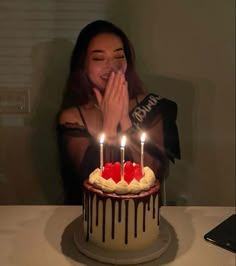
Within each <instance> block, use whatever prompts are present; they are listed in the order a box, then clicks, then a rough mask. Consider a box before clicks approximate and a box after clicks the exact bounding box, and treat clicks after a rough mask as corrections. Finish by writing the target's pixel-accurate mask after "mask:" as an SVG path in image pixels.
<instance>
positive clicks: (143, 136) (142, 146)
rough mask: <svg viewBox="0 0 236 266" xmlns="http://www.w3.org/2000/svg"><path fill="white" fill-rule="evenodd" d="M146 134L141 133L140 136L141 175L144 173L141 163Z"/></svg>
mask: <svg viewBox="0 0 236 266" xmlns="http://www.w3.org/2000/svg"><path fill="white" fill-rule="evenodd" d="M145 137H146V134H145V133H143V134H142V136H141V170H142V175H144V171H143V168H144V164H143V151H144V141H145Z"/></svg>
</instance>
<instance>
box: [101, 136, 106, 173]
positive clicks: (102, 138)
mask: <svg viewBox="0 0 236 266" xmlns="http://www.w3.org/2000/svg"><path fill="white" fill-rule="evenodd" d="M104 138H105V135H104V134H102V135H101V138H100V172H101V175H102V170H103V142H104Z"/></svg>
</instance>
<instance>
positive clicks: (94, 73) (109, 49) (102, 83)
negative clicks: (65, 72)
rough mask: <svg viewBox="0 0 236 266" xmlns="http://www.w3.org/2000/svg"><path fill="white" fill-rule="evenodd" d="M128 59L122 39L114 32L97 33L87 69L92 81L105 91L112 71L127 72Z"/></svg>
mask: <svg viewBox="0 0 236 266" xmlns="http://www.w3.org/2000/svg"><path fill="white" fill-rule="evenodd" d="M126 69H127V61H126V58H125V52H124V47H123V43H122V41H121V39H120V38H119V37H118V36H117V35H115V34H112V33H101V34H98V35H96V36H95V37H94V38H93V39H92V40H91V42H90V44H89V46H88V49H87V54H86V59H85V71H86V73H87V75H88V78H89V79H90V81H91V82H92V83H93V84H94V86H96V87H97V89H99V90H100V91H104V90H105V88H106V85H107V82H108V79H109V76H110V74H111V72H112V71H114V72H117V71H118V70H121V71H122V72H123V73H125V72H126Z"/></svg>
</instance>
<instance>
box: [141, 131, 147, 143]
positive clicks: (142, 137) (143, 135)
mask: <svg viewBox="0 0 236 266" xmlns="http://www.w3.org/2000/svg"><path fill="white" fill-rule="evenodd" d="M145 138H146V134H145V133H143V134H142V136H141V142H142V143H144V141H145Z"/></svg>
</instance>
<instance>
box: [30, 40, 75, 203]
mask: <svg viewBox="0 0 236 266" xmlns="http://www.w3.org/2000/svg"><path fill="white" fill-rule="evenodd" d="M72 48H73V43H72V42H70V41H68V40H66V39H54V40H52V41H49V42H45V43H39V44H38V45H36V46H34V47H33V49H32V54H31V56H32V65H33V76H32V93H31V105H32V108H31V114H32V119H31V127H32V136H31V147H32V164H33V166H34V169H35V175H36V176H37V177H36V178H37V179H38V180H37V181H38V183H39V184H40V185H41V187H42V191H43V192H44V194H45V195H44V196H45V198H46V200H47V203H48V204H61V203H62V202H63V190H62V182H61V178H60V171H59V159H58V152H57V139H56V115H57V112H58V111H59V107H60V104H61V99H62V95H63V91H64V87H65V82H66V78H67V73H68V70H69V59H70V55H71V51H72Z"/></svg>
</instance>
